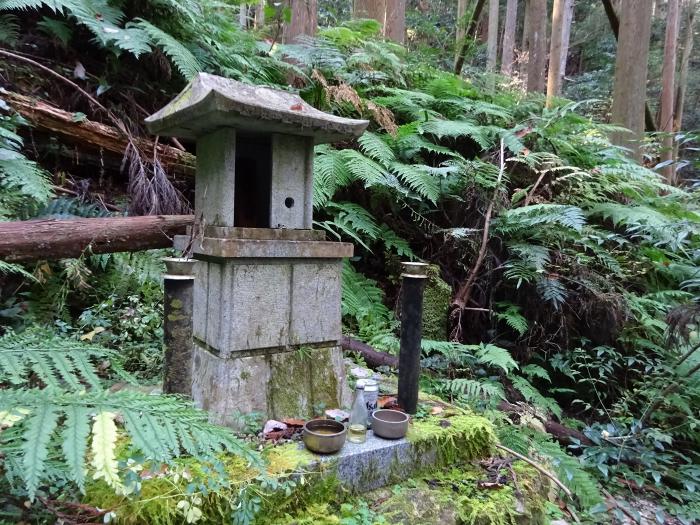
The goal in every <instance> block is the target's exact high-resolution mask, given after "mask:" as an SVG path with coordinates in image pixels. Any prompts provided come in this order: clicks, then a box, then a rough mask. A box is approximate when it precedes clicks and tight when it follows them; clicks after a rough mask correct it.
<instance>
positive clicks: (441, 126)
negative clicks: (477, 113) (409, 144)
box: [419, 119, 493, 149]
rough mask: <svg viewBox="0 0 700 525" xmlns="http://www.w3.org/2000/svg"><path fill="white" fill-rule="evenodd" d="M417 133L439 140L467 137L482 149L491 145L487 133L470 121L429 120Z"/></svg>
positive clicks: (491, 142)
mask: <svg viewBox="0 0 700 525" xmlns="http://www.w3.org/2000/svg"><path fill="white" fill-rule="evenodd" d="M419 131H420V133H428V134H431V135H435V136H436V137H437V138H439V139H443V138H445V137H447V138H460V137H469V138H470V139H472V140H473V141H474V142H476V143H477V144H478V145H479V146H480V147H481V148H483V149H488V148H489V147H491V146H492V145H493V141H492V140H490V139H489V137H488V133H487V131H486V130H484V129H483V128H482V127H481V126H479V125H478V124H476V123H475V122H472V121H470V120H438V119H434V120H429V121H428V122H424V123H422V124H421V125H420V127H419Z"/></svg>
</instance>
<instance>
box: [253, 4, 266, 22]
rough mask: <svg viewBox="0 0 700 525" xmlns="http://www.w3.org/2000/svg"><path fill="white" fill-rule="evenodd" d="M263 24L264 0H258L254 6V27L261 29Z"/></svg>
mask: <svg viewBox="0 0 700 525" xmlns="http://www.w3.org/2000/svg"><path fill="white" fill-rule="evenodd" d="M264 26H265V0H260V2H258V5H256V6H255V21H254V27H255V29H261V28H262V27H264Z"/></svg>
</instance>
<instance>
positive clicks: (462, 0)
mask: <svg viewBox="0 0 700 525" xmlns="http://www.w3.org/2000/svg"><path fill="white" fill-rule="evenodd" d="M468 4H469V0H457V36H456V40H455V63H456V62H457V59H458V58H459V52H460V50H461V49H462V44H463V43H464V40H465V38H466V36H467V25H469V21H468V20H467V5H468Z"/></svg>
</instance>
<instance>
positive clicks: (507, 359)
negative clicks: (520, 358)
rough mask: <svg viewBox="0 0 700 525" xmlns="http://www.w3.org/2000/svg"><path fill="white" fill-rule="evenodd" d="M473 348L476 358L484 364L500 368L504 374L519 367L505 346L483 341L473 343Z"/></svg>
mask: <svg viewBox="0 0 700 525" xmlns="http://www.w3.org/2000/svg"><path fill="white" fill-rule="evenodd" d="M473 348H474V350H475V355H476V358H477V359H478V360H479V362H481V363H483V364H485V365H489V366H492V367H495V368H500V369H502V370H503V371H504V372H505V373H506V374H508V373H510V372H512V371H513V370H517V369H518V368H519V366H518V363H517V362H516V361H515V359H513V357H512V356H511V355H510V352H508V350H506V349H505V348H501V347H500V346H496V345H492V344H484V343H481V344H479V345H473Z"/></svg>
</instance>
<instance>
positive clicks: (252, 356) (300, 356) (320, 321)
mask: <svg viewBox="0 0 700 525" xmlns="http://www.w3.org/2000/svg"><path fill="white" fill-rule="evenodd" d="M206 234H207V236H205V237H203V238H202V239H200V240H198V241H196V242H195V246H194V251H195V253H194V257H195V258H197V259H198V263H197V267H196V270H195V276H196V278H195V290H194V321H193V330H192V332H193V341H194V356H193V374H192V397H193V399H194V401H195V403H196V404H197V405H198V406H199V407H201V408H204V409H205V410H207V411H209V412H210V414H211V415H212V420H213V421H215V422H217V423H222V424H226V425H229V426H236V419H237V416H238V415H239V414H246V413H251V412H258V413H262V414H264V415H265V416H266V417H270V418H275V419H280V418H284V417H310V416H312V415H313V414H314V412H318V411H319V410H320V409H322V408H331V407H339V406H343V405H347V404H348V403H349V399H348V394H347V393H346V390H347V388H346V384H345V373H344V368H343V359H342V352H341V350H340V348H339V339H340V337H341V313H340V295H341V280H340V274H341V270H342V258H343V257H348V256H350V255H351V254H352V245H349V244H346V243H334V242H327V241H324V240H321V239H322V238H323V234H322V233H321V232H314V231H312V230H263V229H247V228H213V227H212V228H208V229H207V231H206ZM209 234H218V235H227V236H226V237H223V236H222V237H209V236H208V235H209ZM187 240H188V239H187V237H186V236H182V237H176V246H178V245H182V244H184V243H186V242H187ZM321 411H322V410H321Z"/></svg>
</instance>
